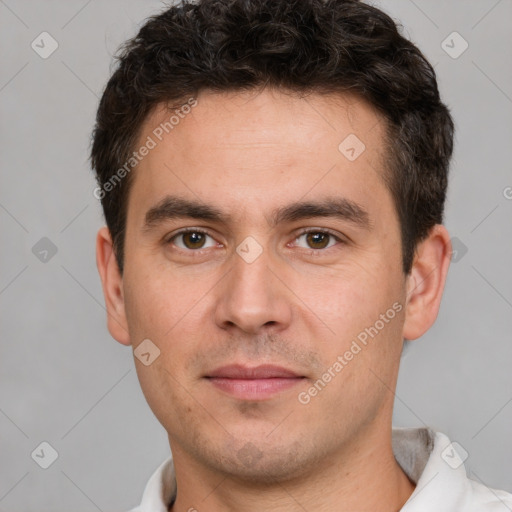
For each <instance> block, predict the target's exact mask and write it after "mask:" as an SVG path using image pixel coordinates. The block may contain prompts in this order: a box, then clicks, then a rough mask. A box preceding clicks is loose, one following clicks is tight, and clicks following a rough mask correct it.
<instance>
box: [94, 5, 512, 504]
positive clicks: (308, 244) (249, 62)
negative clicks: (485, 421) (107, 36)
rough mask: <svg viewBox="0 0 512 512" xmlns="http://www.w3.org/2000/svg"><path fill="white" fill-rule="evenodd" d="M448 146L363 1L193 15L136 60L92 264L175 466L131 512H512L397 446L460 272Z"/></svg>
mask: <svg viewBox="0 0 512 512" xmlns="http://www.w3.org/2000/svg"><path fill="white" fill-rule="evenodd" d="M452 139H453V123H452V120H451V117H450V114H449V112H448V109H447V108H446V106H445V105H444V104H443V103H442V102H441V100H440V98H439V93H438V89H437V84H436V79H435V73H434V71H433V69H432V67H431V66H430V64H429V63H428V62H427V61H426V60H425V58H424V57H423V55H422V54H421V52H420V51H419V50H418V49H417V48H416V47H415V46H414V45H413V44H412V43H410V42H409V41H407V40H406V39H404V38H403V37H402V36H401V35H400V34H399V33H398V31H397V28H396V26H395V24H394V22H393V21H392V20H391V19H390V18H389V17H388V16H387V15H385V14H384V13H383V12H381V11H379V10H378V9H376V8H374V7H371V6H369V5H365V4H363V3H360V2H357V1H355V0H337V1H329V0H328V1H323V0H294V1H276V0H203V1H199V2H197V3H182V4H181V5H179V6H174V7H171V8H170V9H168V10H167V11H165V12H163V13H162V14H160V15H158V16H155V17H153V18H151V19H150V20H148V21H147V22H146V24H145V25H144V26H143V27H142V29H141V30H140V32H139V34H138V35H137V37H136V38H134V39H133V40H131V41H129V42H128V43H127V44H126V46H125V48H124V51H123V53H122V55H121V57H120V61H119V66H118V68H117V69H116V71H115V72H114V74H113V76H112V77H111V79H110V81H109V82H108V84H107V87H106V89H105V92H104V94H103V97H102V99H101V102H100V106H99V109H98V115H97V123H96V128H95V132H94V140H93V146H92V154H91V160H92V165H93V168H94V169H95V171H96V173H97V178H98V188H97V189H96V190H95V192H94V193H95V195H96V197H98V198H99V199H101V201H102V206H103V209H104V213H105V218H106V222H107V227H104V228H102V229H100V231H99V233H98V238H97V264H98V269H99V272H100V276H101V280H102V284H103V291H104V295H105V301H106V306H107V312H108V328H109V331H110V333H111V334H112V336H113V337H114V338H115V339H116V340H117V341H119V342H120V343H122V344H125V345H131V346H132V348H133V351H134V356H135V365H136V368H137V373H138V377H139V380H140V383H141V386H142V390H143V392H144V395H145V397H146V399H147V401H148V403H149V405H150V407H151V409H152V410H153V412H154V414H155V415H156V417H157V418H158V420H159V421H160V422H161V424H162V425H163V426H164V428H165V429H166V431H167V433H168V438H169V443H170V448H171V451H172V455H173V457H172V460H171V459H168V460H166V461H164V462H163V463H162V465H161V466H160V467H159V468H158V470H157V471H156V472H155V474H154V475H153V476H152V477H151V479H150V481H149V482H148V484H147V486H146V489H145V491H144V495H143V498H142V503H141V504H140V506H139V507H137V508H135V509H133V510H134V511H138V512H161V511H171V510H172V511H173V512H184V511H199V512H201V511H202V510H205V511H206V510H207V511H209V512H216V511H248V512H252V511H263V510H279V511H298V510H316V511H334V510H346V511H355V510H357V511H376V510H378V511H382V512H387V511H389V512H395V511H397V510H402V511H406V512H419V511H426V510H429V511H434V510H435V511H436V512H442V511H457V512H460V511H477V510H478V511H484V510H486V511H487V510H488V511H491V510H492V511H498V510H504V511H505V510H508V509H510V508H511V507H512V496H511V495H509V494H507V493H505V492H503V491H497V490H492V489H488V488H487V487H485V486H483V485H481V484H478V483H476V482H474V481H471V480H469V479H468V478H467V477H466V474H465V470H464V466H463V465H462V464H459V462H461V461H460V459H459V455H458V454H457V451H456V449H455V448H454V447H453V446H452V445H451V444H450V440H449V439H448V438H447V437H446V436H445V435H443V434H441V433H438V432H437V433H436V432H433V431H432V430H430V429H426V428H425V429H399V428H395V429H392V426H391V418H392V408H393V398H394V390H395V387H396V381H397V375H398V368H399V362H400V355H401V352H402V347H403V343H404V340H414V339H417V338H418V337H420V336H421V335H422V334H424V333H425V332H426V331H427V330H428V329H429V328H430V327H431V326H432V324H433V323H434V321H435V319H436V316H437V313H438V309H439V304H440V301H441V296H442V292H443V287H444V283H445V280H446V275H447V272H448V267H449V262H450V255H451V244H450V237H449V234H448V232H447V230H446V228H445V227H444V226H443V225H442V220H443V204H444V199H445V193H446V186H447V172H448V166H449V160H450V157H451V153H452ZM447 458H449V459H451V460H449V461H448V462H449V463H448V462H446V459H447Z"/></svg>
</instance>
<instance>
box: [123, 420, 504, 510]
mask: <svg viewBox="0 0 512 512" xmlns="http://www.w3.org/2000/svg"><path fill="white" fill-rule="evenodd" d="M392 446H393V453H394V455H395V458H396V460H397V462H398V463H399V464H400V466H401V467H402V469H403V470H404V472H405V473H406V474H407V476H408V477H409V478H410V479H411V480H412V481H413V482H414V483H415V484H416V489H415V490H414V492H413V493H412V494H411V496H410V497H409V499H408V500H407V503H405V505H404V506H403V507H402V509H401V511H400V512H432V511H435V512H455V511H456V512H485V511H489V512H507V511H508V512H509V511H510V510H512V494H509V493H507V492H504V491H499V490H495V489H491V488H488V487H486V486H485V485H483V484H480V483H478V482H475V481H473V480H470V479H468V478H467V476H466V469H465V467H464V464H463V461H462V459H461V458H460V456H459V454H458V453H457V451H456V449H454V447H453V445H452V444H451V443H450V440H449V439H448V437H447V436H445V435H444V434H442V433H441V432H434V431H433V430H431V429H429V428H396V427H394V428H393V432H392ZM175 496H176V475H175V472H174V465H173V462H172V457H169V458H168V459H166V460H165V461H164V462H163V463H162V464H161V465H160V466H159V467H158V468H157V470H156V471H155V472H154V473H153V475H152V476H151V478H150V479H149V481H148V483H147V484H146V487H145V489H144V493H143V496H142V501H141V504H140V505H139V506H138V507H136V508H134V509H132V510H131V511H129V512H167V510H168V506H169V504H170V503H171V501H172V500H173V499H174V498H175ZM484 507H485V508H484Z"/></svg>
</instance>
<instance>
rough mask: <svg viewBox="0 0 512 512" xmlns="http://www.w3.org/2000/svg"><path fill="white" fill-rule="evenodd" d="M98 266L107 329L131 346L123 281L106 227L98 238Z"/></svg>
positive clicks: (115, 337) (124, 343) (113, 335)
mask: <svg viewBox="0 0 512 512" xmlns="http://www.w3.org/2000/svg"><path fill="white" fill-rule="evenodd" d="M96 265H97V267H98V272H99V274H100V278H101V284H102V287H103V296H104V298H105V307H106V310H107V327H108V330H109V332H110V334H111V335H112V337H113V338H114V339H115V340H117V341H118V342H119V343H122V344H123V345H130V344H131V342H130V336H129V333H128V324H127V322H126V312H125V304H124V292H123V279H122V277H121V274H120V272H119V267H118V265H117V261H116V258H115V254H114V248H113V244H112V237H111V236H110V232H109V230H108V228H107V227H106V226H104V227H102V228H101V229H100V230H99V231H98V234H97V237H96Z"/></svg>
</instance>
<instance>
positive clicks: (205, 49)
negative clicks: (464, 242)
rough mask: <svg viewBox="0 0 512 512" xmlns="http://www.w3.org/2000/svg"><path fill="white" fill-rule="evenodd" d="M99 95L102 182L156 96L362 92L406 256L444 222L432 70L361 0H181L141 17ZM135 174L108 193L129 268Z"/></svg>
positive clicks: (443, 115)
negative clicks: (127, 239) (380, 127)
mask: <svg viewBox="0 0 512 512" xmlns="http://www.w3.org/2000/svg"><path fill="white" fill-rule="evenodd" d="M116 59H117V67H116V69H115V71H114V73H113V74H112V76H111V78H110V80H109V81H108V83H107V85H106V87H105V90H104V92H103V95H102V98H101V100H100V103H99V107H98V111H97V117H96V125H95V128H94V132H93V136H92V139H93V140H92V149H91V164H92V167H93V169H94V170H95V172H96V178H97V181H98V185H99V187H103V186H104V185H105V184H106V183H107V182H108V181H109V180H111V179H112V177H113V175H114V173H115V172H116V170H117V169H119V167H120V166H122V165H123V162H126V161H127V159H129V158H130V154H131V152H132V151H133V147H134V144H135V142H136V141H137V137H138V136H139V132H140V129H141V125H142V124H143V122H144V120H145V119H146V118H147V116H148V115H149V113H150V112H151V110H152V109H153V108H154V107H156V106H157V105H159V104H162V103H163V104H169V103H170V102H172V103H173V104H176V105H179V104H180V102H184V101H186V99H187V98H190V97H194V96H197V94H198V93H199V92H200V91H203V90H210V91H219V92H222V91H243V90H250V89H255V88H259V87H267V86H268V87H273V88H278V89H281V90H283V91H290V92H293V93H297V94H299V95H300V94H304V95H305V94H310V93H319V94H329V93H339V94H343V93H350V94H356V95H358V96H359V97H361V98H363V99H365V100H366V101H367V102H369V103H370V104H371V105H373V106H374V107H375V108H376V109H377V111H378V112H380V114H381V116H382V118H383V119H384V120H385V122H386V136H385V138H386V140H385V141H384V142H385V147H386V155H385V158H384V160H385V168H384V169H383V179H384V180H385V183H386V185H387V187H388V189H389V191H390V193H391V196H392V198H393V202H394V206H395V208H396V211H397V215H398V218H399V222H400V230H401V241H402V265H403V270H404V273H405V274H408V273H409V272H410V270H411V267H412V262H413V259H414V252H415V249H416V247H417V244H418V243H419V242H420V241H422V240H424V239H425V237H426V236H428V233H429V231H430V229H431V228H432V227H433V226H434V225H435V224H440V223H442V221H443V209H444V201H445V196H446V188H447V181H448V180H447V178H448V167H449V161H450V157H451V154H452V148H453V130H454V127H453V121H452V118H451V116H450V113H449V110H448V108H447V107H446V106H445V105H444V104H443V103H442V102H441V100H440V97H439V91H438V87H437V81H436V75H435V72H434V69H433V68H432V66H431V65H430V64H429V62H428V61H427V60H426V58H425V57H424V56H423V54H422V53H421V52H420V50H419V49H418V48H417V47H416V46H415V45H414V44H413V43H411V42H410V41H409V40H408V39H406V38H405V37H403V36H402V35H401V34H400V31H399V26H397V25H396V24H395V22H394V21H393V20H392V19H391V18H390V17H389V16H388V15H387V14H385V13H384V12H382V11H381V10H379V9H377V8H375V7H373V6H370V5H367V4H364V3H362V2H360V1H358V0H198V1H195V2H194V1H185V0H181V3H180V4H177V5H174V6H172V7H170V8H168V9H167V10H165V11H164V12H162V13H161V14H158V15H155V16H152V17H151V18H149V19H148V20H146V22H145V24H144V25H143V26H142V28H141V29H140V31H139V33H138V34H137V35H136V36H135V37H134V38H133V39H130V40H129V41H127V42H126V43H125V44H124V45H123V46H122V47H121V48H120V52H119V54H118V55H117V57H116ZM131 175H132V174H131V173H128V174H127V175H126V178H125V179H123V180H122V181H121V182H120V183H119V184H118V185H117V186H115V187H111V190H110V191H109V193H104V192H103V193H102V194H101V197H100V198H101V203H102V207H103V211H104V215H105V220H106V223H107V226H108V228H109V230H110V233H111V236H112V240H113V245H114V252H115V255H116V260H117V263H118V266H119V269H120V271H121V273H122V270H123V258H124V251H123V247H124V233H125V226H126V215H127V203H128V194H129V190H130V184H131V181H132V180H131Z"/></svg>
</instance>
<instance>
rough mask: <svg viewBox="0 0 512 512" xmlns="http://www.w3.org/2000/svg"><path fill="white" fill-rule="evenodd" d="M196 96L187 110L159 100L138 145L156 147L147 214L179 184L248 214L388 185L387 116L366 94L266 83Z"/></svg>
mask: <svg viewBox="0 0 512 512" xmlns="http://www.w3.org/2000/svg"><path fill="white" fill-rule="evenodd" d="M196 101H197V104H196V106H193V107H191V108H187V109H184V110H182V111H179V112H176V110H179V107H177V106H175V107H173V108H171V109H169V108H168V107H167V106H166V105H163V104H160V105H158V106H157V107H156V108H155V109H154V110H153V111H152V112H151V113H150V115H149V116H148V117H147V119H146V120H145V122H144V124H143V125H142V127H141V132H140V136H139V140H138V146H137V147H139V146H142V145H144V144H145V143H146V142H147V141H148V140H149V139H151V141H152V144H151V145H152V146H153V147H152V149H151V150H150V151H149V152H148V153H147V155H146V156H145V157H144V158H143V159H141V161H140V162H139V163H138V164H137V166H136V169H135V170H134V176H133V183H132V191H131V192H130V203H133V206H135V207H136V208H137V209H138V208H139V207H140V209H141V211H139V212H138V214H139V215H140V214H143V211H142V208H143V207H145V208H146V209H147V208H149V207H150V206H152V205H153V204H154V203H155V202H158V201H159V200H161V199H162V198H163V197H164V195H165V194H169V193H171V192H172V193H174V194H175V193H181V194H182V195H185V196H187V197H190V198H192V197H194V196H195V198H201V199H202V200H207V201H208V202H210V203H213V202H216V203H217V204H222V205H223V207H224V208H225V209H229V210H231V211H234V212H238V214H239V215H247V214H249V212H250V211H251V210H252V211H253V212H254V209H255V208H256V209H257V210H262V209H263V207H264V205H265V204H268V205H269V207H272V208H275V207H276V206H279V205H278V204H277V203H276V201H281V202H283V201H284V202H286V201H291V200H292V199H293V200H297V199H298V198H308V199H309V198H313V196H315V195H320V196H322V195H323V196H325V195H326V194H329V195H331V196H332V194H333V192H334V191H337V190H339V192H340V194H341V195H347V194H348V195H351V196H352V198H353V199H355V200H358V199H361V200H363V199H364V197H366V196H368V195H369V194H373V197H374V198H375V194H378V195H383V194H385V193H386V189H385V187H384V181H383V180H382V175H383V172H384V169H383V164H382V162H383V158H382V155H383V153H384V135H385V132H384V130H385V127H384V122H383V119H382V118H381V116H380V115H379V114H378V113H377V112H376V110H375V109H374V108H372V107H371V105H369V104H368V103H367V102H365V101H364V100H362V99H361V98H358V97H356V96H351V95H340V94H330V95H319V94H311V95H309V96H306V97H303V98H299V97H298V96H297V95H293V94H289V93H284V92H282V91H278V90H270V89H266V90H263V91H246V92H223V93H213V92H209V91H208V92H206V91H205V92H202V93H201V94H199V96H198V97H197V98H196ZM271 202H273V204H270V203H271Z"/></svg>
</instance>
